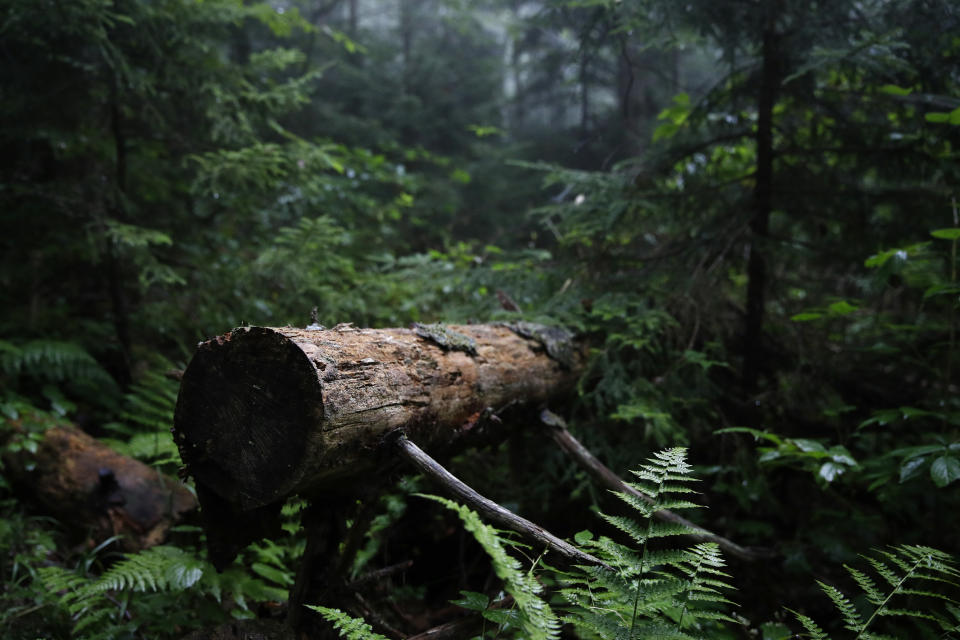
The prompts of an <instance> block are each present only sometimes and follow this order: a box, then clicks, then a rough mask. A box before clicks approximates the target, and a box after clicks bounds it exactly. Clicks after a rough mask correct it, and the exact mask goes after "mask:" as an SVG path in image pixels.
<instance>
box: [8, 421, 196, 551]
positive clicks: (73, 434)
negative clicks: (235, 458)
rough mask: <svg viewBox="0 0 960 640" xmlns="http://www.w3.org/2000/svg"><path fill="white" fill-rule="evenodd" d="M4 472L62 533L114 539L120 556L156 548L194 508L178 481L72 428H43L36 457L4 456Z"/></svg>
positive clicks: (26, 453) (24, 454) (23, 454)
mask: <svg viewBox="0 0 960 640" xmlns="http://www.w3.org/2000/svg"><path fill="white" fill-rule="evenodd" d="M4 466H5V473H6V474H7V475H8V476H9V477H10V479H11V480H12V481H13V482H14V483H15V484H16V485H17V486H18V487H19V488H21V489H23V490H24V491H25V492H26V493H29V494H30V495H31V496H32V497H33V499H35V500H36V501H37V502H38V503H40V504H41V505H42V506H43V507H44V508H45V509H46V510H47V511H48V512H50V513H51V514H52V515H54V516H56V517H57V518H58V519H59V520H60V521H61V522H63V523H64V524H65V525H66V526H68V527H70V528H73V529H76V530H81V531H89V535H90V536H91V538H92V539H93V540H94V541H96V542H101V541H103V540H105V539H106V538H108V537H110V536H113V535H118V536H120V546H121V547H122V548H123V549H124V550H126V551H137V550H140V549H144V548H146V547H150V546H153V545H156V544H159V543H160V542H162V541H163V540H164V538H165V537H166V535H167V533H168V532H169V530H170V527H171V526H173V525H174V524H176V523H177V522H179V521H180V520H181V519H182V518H183V517H184V516H185V515H186V514H187V513H188V512H190V511H193V510H194V509H196V508H197V501H196V499H195V498H194V496H193V494H192V493H190V491H188V490H187V488H186V487H184V486H183V485H182V484H180V482H179V481H177V480H175V479H173V478H169V477H167V476H164V475H162V474H160V473H158V472H157V470H156V469H153V468H151V467H150V466H148V465H146V464H144V463H142V462H140V461H139V460H135V459H133V458H130V457H127V456H124V455H121V454H119V453H117V452H116V451H114V450H113V449H111V448H110V447H108V446H107V445H105V444H103V443H101V442H99V441H98V440H96V439H95V438H93V437H91V436H89V435H87V434H86V433H84V432H83V431H81V430H80V429H77V428H76V427H74V426H71V425H58V426H55V427H52V428H50V429H47V430H46V431H45V432H44V433H43V438H42V440H41V441H40V444H39V447H38V448H37V451H36V453H35V454H32V453H30V452H29V451H27V450H21V451H20V452H19V453H18V454H16V455H7V456H4Z"/></svg>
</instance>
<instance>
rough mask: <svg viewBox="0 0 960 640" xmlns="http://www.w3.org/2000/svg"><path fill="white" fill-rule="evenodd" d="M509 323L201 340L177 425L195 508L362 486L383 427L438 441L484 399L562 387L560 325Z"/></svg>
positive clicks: (483, 407) (572, 376) (511, 398)
mask: <svg viewBox="0 0 960 640" xmlns="http://www.w3.org/2000/svg"><path fill="white" fill-rule="evenodd" d="M518 325H521V326H519V327H516V329H517V330H516V331H514V330H512V329H511V328H508V327H506V326H495V325H468V326H449V327H444V326H442V325H417V326H416V328H415V329H412V330H411V329H356V328H353V327H352V326H349V325H338V326H337V327H334V328H333V329H329V330H315V331H311V330H306V329H295V328H291V327H284V328H264V327H249V328H241V329H235V330H233V331H231V332H230V333H227V334H225V335H223V336H219V337H217V338H214V339H212V340H208V341H207V342H203V343H201V344H200V345H199V347H198V348H197V353H196V355H195V356H194V358H193V360H192V361H191V363H190V365H189V366H188V367H187V370H186V372H185V373H184V376H183V382H182V385H181V389H180V397H179V399H178V401H177V410H176V417H175V420H174V437H175V439H176V442H177V444H178V446H179V447H180V452H181V455H182V457H183V460H184V462H185V463H186V465H187V471H188V472H189V473H190V474H192V475H193V476H194V478H196V481H197V485H198V492H199V496H200V500H201V503H203V505H204V507H206V500H207V497H208V496H209V497H210V498H211V500H212V499H214V496H211V495H210V494H211V493H212V494H215V495H216V499H217V502H220V501H222V503H223V504H221V506H229V508H230V509H231V510H233V511H235V512H238V513H239V512H252V511H253V510H257V509H260V508H262V507H269V506H270V505H275V504H277V503H279V502H282V501H283V500H284V499H285V498H286V497H288V496H290V495H293V494H302V495H307V496H310V495H311V494H315V493H317V492H321V491H324V490H330V489H332V488H334V487H336V486H340V487H343V486H351V485H352V484H356V483H358V482H359V483H361V484H362V481H363V479H364V476H365V475H367V474H372V473H376V472H377V468H378V464H379V463H381V460H379V459H378V455H377V452H378V449H380V444H381V442H382V440H383V438H384V436H385V435H386V434H387V433H388V432H390V431H392V430H395V429H397V428H400V427H403V428H404V429H405V430H406V433H407V434H408V435H409V437H410V438H411V439H413V440H414V441H415V442H417V443H419V444H420V445H421V446H423V447H424V448H445V447H446V446H448V445H450V444H451V443H454V442H455V441H457V440H458V439H460V437H461V436H463V435H464V434H465V433H466V432H468V431H470V430H471V429H473V428H474V426H475V425H477V424H478V422H479V421H480V419H481V418H482V416H483V415H484V413H489V412H488V411H487V410H488V408H494V409H497V408H501V407H502V406H504V405H506V404H509V403H521V404H531V403H542V402H545V401H546V400H547V399H549V398H550V397H551V396H554V395H556V394H559V393H563V392H569V391H570V390H571V388H572V387H573V384H574V383H575V381H576V379H577V373H578V371H579V370H580V367H581V362H582V358H581V355H580V353H579V352H578V351H576V350H575V349H574V347H573V345H572V343H571V342H570V340H569V334H567V333H566V332H565V331H563V330H560V329H547V328H546V327H540V326H539V325H529V324H523V323H518ZM520 333H523V334H524V335H529V336H535V337H531V338H528V337H523V336H522V335H520ZM548 352H549V353H548Z"/></svg>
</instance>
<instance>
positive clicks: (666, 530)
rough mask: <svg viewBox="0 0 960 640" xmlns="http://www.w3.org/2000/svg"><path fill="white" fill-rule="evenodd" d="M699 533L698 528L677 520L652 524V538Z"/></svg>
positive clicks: (650, 534)
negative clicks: (679, 522)
mask: <svg viewBox="0 0 960 640" xmlns="http://www.w3.org/2000/svg"><path fill="white" fill-rule="evenodd" d="M696 533H699V531H697V530H696V529H693V528H692V527H688V526H686V525H683V524H678V523H676V522H653V523H651V524H650V533H649V534H648V535H649V537H650V538H669V537H672V536H682V535H687V534H696Z"/></svg>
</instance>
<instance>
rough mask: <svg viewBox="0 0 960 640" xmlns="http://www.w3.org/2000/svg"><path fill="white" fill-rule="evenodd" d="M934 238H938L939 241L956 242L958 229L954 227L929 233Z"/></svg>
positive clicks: (959, 236)
mask: <svg viewBox="0 0 960 640" xmlns="http://www.w3.org/2000/svg"><path fill="white" fill-rule="evenodd" d="M930 235H932V236H933V237H934V238H940V239H941V240H956V239H957V238H960V229H958V228H956V227H951V228H949V229H935V230H933V231H931V232H930Z"/></svg>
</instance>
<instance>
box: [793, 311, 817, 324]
mask: <svg viewBox="0 0 960 640" xmlns="http://www.w3.org/2000/svg"><path fill="white" fill-rule="evenodd" d="M822 317H823V314H822V313H817V312H816V311H806V312H804V313H798V314H796V315H792V316H790V320H792V321H793V322H810V321H811V320H819V319H820V318H822Z"/></svg>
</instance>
